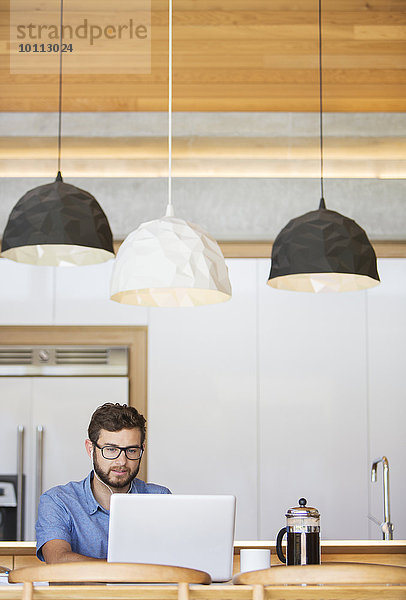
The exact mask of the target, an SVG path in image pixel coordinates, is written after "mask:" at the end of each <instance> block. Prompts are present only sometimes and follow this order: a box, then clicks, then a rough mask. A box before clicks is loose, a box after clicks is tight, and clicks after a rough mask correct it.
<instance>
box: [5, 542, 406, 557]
mask: <svg viewBox="0 0 406 600" xmlns="http://www.w3.org/2000/svg"><path fill="white" fill-rule="evenodd" d="M241 548H270V549H271V550H272V549H275V541H274V540H258V541H255V540H247V541H235V542H234V553H235V554H239V552H240V549H241ZM321 549H322V553H323V554H340V553H345V554H406V540H391V541H385V540H322V541H321ZM6 555H8V556H9V555H13V556H33V555H35V542H0V556H6Z"/></svg>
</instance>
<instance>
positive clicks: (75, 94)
mask: <svg viewBox="0 0 406 600" xmlns="http://www.w3.org/2000/svg"><path fill="white" fill-rule="evenodd" d="M74 1H75V0H65V5H68V6H69V2H74ZM76 1H77V0H76ZM24 2H28V4H27V6H30V2H31V3H32V0H21V8H22V9H23V8H24ZM101 6H102V5H99V4H98V3H97V2H94V7H93V6H92V12H93V13H94V14H95V15H98V17H99V18H103V13H102V7H101ZM115 6H120V9H122V10H131V7H132V6H133V2H132V0H115ZM151 6H152V13H151V23H152V24H151V40H152V46H151V47H152V53H151V65H152V66H151V73H150V74H145V75H134V74H121V75H118V74H114V73H113V74H111V73H110V74H109V73H106V74H103V73H101V74H82V75H69V74H65V75H64V87H63V108H64V110H66V111H165V110H167V105H168V99H167V93H168V88H167V70H168V55H167V47H168V31H167V28H168V27H167V26H168V14H167V8H168V5H167V1H165V0H152V2H151ZM8 7H9V2H8V1H7V0H0V90H1V92H0V110H1V111H33V112H36V111H45V112H46V111H55V110H57V106H58V76H57V75H56V74H54V75H49V74H48V75H40V74H32V75H31V74H29V75H15V74H10V69H9V46H10V44H9V24H8V23H9V14H8V10H9V8H8ZM173 7H174V31H173V53H174V56H173V64H174V70H173V76H174V84H173V94H174V99H173V108H174V110H175V111H298V112H303V111H317V110H318V71H317V66H318V55H317V52H318V25H317V24H318V14H317V9H318V0H297V1H296V2H295V1H293V0H290V1H288V0H272V1H270V0H193V1H191V0H174V2H173ZM92 52H94V53H98V52H100V53H102V52H105V49H102V50H98V48H97V47H96V45H95V46H94V47H93V48H92ZM83 60H84V61H85V60H86V56H84V57H83ZM117 60H120V63H121V64H131V61H132V56H131V54H128V53H127V55H122V56H118V57H117ZM323 73H324V80H323V81H324V106H323V108H324V110H325V111H334V112H340V111H343V112H364V111H387V112H391V111H395V112H403V111H405V109H406V93H405V92H406V89H405V85H406V2H405V0H340V1H339V2H337V0H324V1H323Z"/></svg>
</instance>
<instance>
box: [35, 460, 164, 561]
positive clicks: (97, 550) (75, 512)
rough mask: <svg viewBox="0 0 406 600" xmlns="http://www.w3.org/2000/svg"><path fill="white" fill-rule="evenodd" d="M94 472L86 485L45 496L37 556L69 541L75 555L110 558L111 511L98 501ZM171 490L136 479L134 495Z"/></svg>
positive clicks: (59, 488)
mask: <svg viewBox="0 0 406 600" xmlns="http://www.w3.org/2000/svg"><path fill="white" fill-rule="evenodd" d="M92 478H93V471H91V472H90V473H89V475H88V476H87V477H86V479H83V480H82V481H71V482H70V483H67V484H66V485H58V486H56V487H53V488H51V489H50V490H48V491H47V492H45V493H44V494H42V496H41V498H40V501H39V507H38V520H37V523H36V526H35V529H36V534H37V556H38V558H39V559H40V560H44V557H43V556H42V550H41V548H42V546H43V545H44V544H45V543H46V542H49V541H50V540H55V539H58V540H65V541H66V542H68V543H69V544H70V545H71V548H72V551H73V552H77V553H78V554H83V555H84V556H90V557H92V558H104V559H105V558H107V539H108V532H109V517H110V514H109V511H108V510H106V509H104V508H103V507H102V506H100V504H99V503H98V502H97V501H96V500H95V497H94V496H93V492H92V489H91V487H90V482H91V480H92ZM170 493H171V492H170V491H169V490H168V488H166V487H163V486H161V485H156V484H155V483H144V481H142V480H141V479H134V480H133V482H132V484H131V489H130V494H170Z"/></svg>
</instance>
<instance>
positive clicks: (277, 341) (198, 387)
mask: <svg viewBox="0 0 406 600" xmlns="http://www.w3.org/2000/svg"><path fill="white" fill-rule="evenodd" d="M227 262H228V265H229V268H230V277H231V282H232V285H233V298H232V300H231V301H230V302H228V303H225V304H222V305H217V306H209V307H200V308H196V309H182V310H181V309H144V308H138V307H137V308H135V307H129V306H121V305H118V304H116V303H114V302H111V301H110V300H109V299H108V289H109V278H110V273H111V269H112V263H106V264H104V265H97V266H94V267H80V268H77V269H69V268H67V269H63V268H59V269H57V268H50V267H49V268H48V267H30V266H24V265H17V264H15V263H12V262H10V261H8V260H6V259H2V260H0V277H1V281H2V286H1V289H0V323H1V324H3V325H10V324H14V325H24V324H25V325H38V324H44V325H53V324H55V325H61V324H64V325H69V324H72V325H73V324H83V325H84V324H88V325H97V324H100V325H117V324H128V325H148V326H149V427H148V460H149V479H150V480H151V481H155V482H158V483H163V484H166V485H168V486H169V487H170V488H171V489H172V491H173V492H178V493H185V492H190V493H201V492H207V493H215V492H219V493H220V492H221V493H234V494H236V495H237V498H238V523H237V532H236V537H237V538H239V539H243V538H245V539H247V538H251V539H252V538H257V537H258V538H263V539H270V538H273V537H274V536H275V534H276V533H277V530H278V529H279V527H282V526H283V525H284V512H285V510H286V509H287V508H288V507H290V506H293V505H295V504H296V503H297V500H298V498H299V497H300V496H305V497H307V499H308V501H309V504H312V505H314V506H317V507H318V508H319V509H320V511H321V514H322V533H323V537H324V538H330V539H333V538H336V539H340V538H366V537H368V535H369V536H370V537H371V538H372V539H379V538H380V532H379V528H378V527H377V526H376V525H375V524H373V523H372V522H371V521H369V520H368V518H367V517H368V513H371V514H372V515H373V516H374V517H376V518H378V519H381V518H382V506H381V498H382V490H381V485H382V473H381V470H379V473H378V480H379V481H378V483H377V484H370V483H369V470H370V465H371V461H372V459H373V458H376V457H378V456H381V455H382V454H386V455H387V456H388V458H389V461H390V466H391V499H392V520H393V522H394V524H395V538H397V539H400V538H406V517H405V512H404V510H403V504H404V500H403V499H404V497H405V492H406V489H405V486H406V481H405V463H406V452H405V449H404V437H405V436H404V423H405V416H406V414H405V400H406V398H405V395H406V393H405V387H404V385H403V374H404V371H405V367H406V364H405V362H406V359H405V356H406V348H405V345H406V342H405V330H406V311H405V300H406V298H405V296H406V260H403V259H383V260H380V261H379V269H380V275H381V279H382V284H381V285H380V286H379V287H378V288H375V289H373V290H370V291H368V292H356V293H350V294H343V295H323V296H321V295H320V296H315V295H307V294H295V293H290V292H281V291H276V290H273V289H270V288H269V287H268V286H266V285H265V284H266V279H267V275H268V270H269V264H268V261H267V260H254V259H243V260H242V259H233V260H228V261H227Z"/></svg>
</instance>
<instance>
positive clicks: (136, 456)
mask: <svg viewBox="0 0 406 600" xmlns="http://www.w3.org/2000/svg"><path fill="white" fill-rule="evenodd" d="M93 446H96V448H98V449H99V450H100V451H101V454H102V457H103V458H107V460H114V459H116V458H118V457H119V456H120V454H121V453H122V452H124V454H125V455H126V457H127V458H128V460H140V458H141V456H142V453H143V449H142V448H140V446H125V447H124V448H123V447H121V446H109V445H106V446H99V444H96V442H93Z"/></svg>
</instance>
